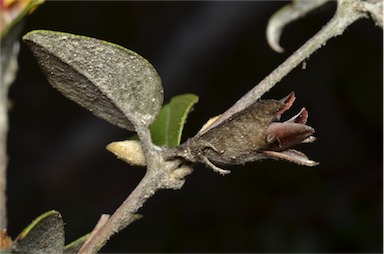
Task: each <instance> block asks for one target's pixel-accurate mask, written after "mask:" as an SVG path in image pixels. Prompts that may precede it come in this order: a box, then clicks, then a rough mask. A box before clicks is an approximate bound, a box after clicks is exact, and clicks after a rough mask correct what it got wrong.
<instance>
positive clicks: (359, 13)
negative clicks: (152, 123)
mask: <svg viewBox="0 0 384 254" xmlns="http://www.w3.org/2000/svg"><path fill="white" fill-rule="evenodd" d="M364 11H369V10H363V8H362V3H361V1H360V0H340V1H338V6H337V10H336V13H335V15H334V16H333V18H332V19H331V20H330V21H329V22H328V23H327V24H326V25H325V26H324V27H323V28H322V29H321V30H320V31H319V32H318V33H316V34H315V35H314V36H313V37H312V38H311V39H309V40H308V41H307V42H306V43H305V44H304V45H303V46H301V47H300V48H299V49H298V50H297V51H295V52H294V53H293V54H292V55H291V56H290V57H288V58H287V59H286V60H285V61H284V62H283V63H282V64H281V65H280V66H279V67H277V68H276V69H275V70H273V71H272V72H271V73H270V74H269V75H268V76H267V77H265V78H264V79H263V80H262V81H261V82H260V83H259V84H257V85H256V86H255V87H254V88H253V89H252V90H250V91H249V92H248V93H246V94H245V95H244V96H243V97H242V98H240V99H239V100H238V101H237V102H236V103H235V104H233V105H232V106H231V107H230V108H229V109H228V110H227V111H225V112H224V113H223V114H222V115H221V116H220V118H219V119H218V120H217V121H216V122H214V123H213V124H212V125H211V126H210V128H213V127H215V126H217V125H218V124H219V123H220V122H221V119H227V118H228V117H229V116H231V115H233V114H234V113H236V112H239V111H242V110H243V109H245V108H247V107H249V106H250V105H251V104H253V103H254V102H255V101H256V100H258V99H259V98H260V97H261V96H262V95H263V94H265V93H266V92H268V91H269V90H270V89H271V88H272V87H274V86H275V85H276V84H277V83H278V82H279V81H280V80H282V79H283V78H284V77H285V76H286V75H287V74H288V73H290V72H291V71H292V70H293V69H294V68H296V67H297V66H298V65H299V64H300V63H301V62H302V61H304V60H305V59H308V58H309V57H310V56H311V55H312V54H313V53H314V52H315V51H317V50H318V49H319V48H321V47H322V46H324V45H325V44H326V43H327V41H328V40H329V39H331V38H332V37H336V36H338V35H341V34H342V33H343V32H344V30H345V29H346V28H347V27H348V26H349V25H351V24H352V23H353V22H355V21H356V20H358V19H360V18H363V17H367V14H366V13H365V12H364Z"/></svg>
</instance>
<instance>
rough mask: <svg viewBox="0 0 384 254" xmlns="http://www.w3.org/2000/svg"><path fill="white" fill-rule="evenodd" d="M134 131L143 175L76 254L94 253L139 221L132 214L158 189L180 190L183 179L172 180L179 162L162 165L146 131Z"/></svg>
mask: <svg viewBox="0 0 384 254" xmlns="http://www.w3.org/2000/svg"><path fill="white" fill-rule="evenodd" d="M136 130H137V134H138V135H139V137H140V140H142V141H143V142H142V143H143V146H144V144H145V148H144V151H145V154H146V160H147V166H148V167H147V173H146V174H145V176H144V178H143V179H142V180H141V181H140V183H139V184H138V185H137V187H136V188H135V189H134V190H133V192H132V193H131V194H130V195H129V197H128V198H127V199H126V200H125V201H124V202H123V204H121V206H120V207H119V208H118V209H117V210H116V211H115V212H114V213H113V215H112V216H111V217H110V219H109V220H108V221H107V222H105V223H104V225H103V226H102V227H101V228H99V229H98V230H97V232H96V233H95V234H92V235H91V236H90V238H89V239H88V241H87V242H86V243H85V244H84V245H83V247H82V248H81V250H80V251H79V253H97V252H98V251H99V250H100V249H101V248H102V247H103V246H104V245H105V243H106V242H107V241H108V240H109V238H110V237H111V236H112V235H114V234H116V233H117V232H119V231H121V230H122V229H124V228H125V227H127V226H128V225H129V224H131V223H132V222H134V221H135V220H137V219H138V218H140V216H139V215H137V214H136V212H137V211H138V210H139V209H140V208H141V207H142V206H143V204H144V203H145V202H146V201H147V199H148V198H150V197H151V196H153V195H154V194H155V193H156V191H158V190H160V189H180V188H181V187H182V186H183V184H184V178H175V177H173V172H175V170H176V169H180V168H179V165H180V161H178V160H172V161H164V160H163V158H162V155H161V150H159V149H157V148H156V147H155V146H154V145H153V144H152V142H151V140H150V133H149V130H148V129H147V128H140V127H138V128H136ZM188 172H190V171H188ZM183 176H185V175H183Z"/></svg>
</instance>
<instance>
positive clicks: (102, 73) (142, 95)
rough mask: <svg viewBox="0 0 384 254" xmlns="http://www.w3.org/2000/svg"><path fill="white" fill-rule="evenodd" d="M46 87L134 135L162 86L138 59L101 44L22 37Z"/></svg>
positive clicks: (158, 100)
mask: <svg viewBox="0 0 384 254" xmlns="http://www.w3.org/2000/svg"><path fill="white" fill-rule="evenodd" d="M23 40H24V42H25V43H26V44H27V45H28V46H29V47H30V49H31V51H32V53H33V54H34V56H35V57H36V59H37V61H38V63H39V64H40V67H41V68H42V70H43V72H44V73H45V75H46V77H47V79H48V81H49V82H50V84H51V85H52V86H53V87H55V88H56V89H57V90H59V91H60V92H61V93H62V94H63V95H64V96H66V97H67V98H69V99H71V100H73V101H75V102H76V103H78V104H80V105H81V106H82V107H84V108H86V109H88V110H89V111H91V112H92V113H93V114H95V115H96V116H98V117H100V118H103V119H105V120H107V121H108V122H110V123H112V124H115V125H117V126H119V127H122V128H126V129H128V130H134V129H135V126H139V125H140V126H148V125H150V124H151V123H152V122H153V121H154V120H155V118H156V116H157V115H158V113H159V111H160V109H161V105H162V103H163V88H162V85H161V80H160V77H159V75H158V73H157V72H156V70H155V69H154V67H153V66H152V65H151V64H150V63H149V62H148V61H147V60H146V59H144V58H143V57H141V56H140V55H138V54H137V53H135V52H133V51H131V50H128V49H126V48H123V47H121V46H119V45H116V44H113V43H109V42H106V41H102V40H98V39H94V38H89V37H85V36H79V35H73V34H68V33H62V32H54V31H45V30H35V31H32V32H30V33H28V34H26V35H25V36H24V37H23Z"/></svg>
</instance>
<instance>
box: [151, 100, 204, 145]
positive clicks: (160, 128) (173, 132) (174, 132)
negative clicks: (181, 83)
mask: <svg viewBox="0 0 384 254" xmlns="http://www.w3.org/2000/svg"><path fill="white" fill-rule="evenodd" d="M198 100H199V97H197V96H196V95H194V94H183V95H178V96H175V97H173V98H172V100H171V101H170V102H169V103H167V104H165V105H164V106H163V108H162V109H161V111H160V114H159V116H158V117H157V118H156V120H155V122H154V123H153V124H152V125H151V126H150V130H151V134H152V139H153V143H155V144H156V145H159V146H168V147H174V146H177V145H179V144H180V140H181V134H182V132H183V127H184V124H185V122H186V119H187V116H188V113H189V112H190V110H191V108H192V106H193V105H194V104H195V103H197V101H198Z"/></svg>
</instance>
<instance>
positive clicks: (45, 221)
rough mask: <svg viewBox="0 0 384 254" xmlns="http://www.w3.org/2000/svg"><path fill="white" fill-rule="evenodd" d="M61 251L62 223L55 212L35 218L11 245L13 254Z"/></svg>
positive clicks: (62, 247)
mask: <svg viewBox="0 0 384 254" xmlns="http://www.w3.org/2000/svg"><path fill="white" fill-rule="evenodd" d="M63 250H64V222H63V219H62V218H61V215H60V213H59V212H57V211H49V212H46V213H44V214H42V215H40V216H39V217H38V218H36V219H35V220H34V221H33V222H32V223H31V224H30V225H29V226H28V227H26V228H25V229H24V230H23V232H21V234H20V235H19V236H18V237H17V238H16V240H15V242H14V245H13V253H41V254H43V253H62V252H63Z"/></svg>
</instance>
